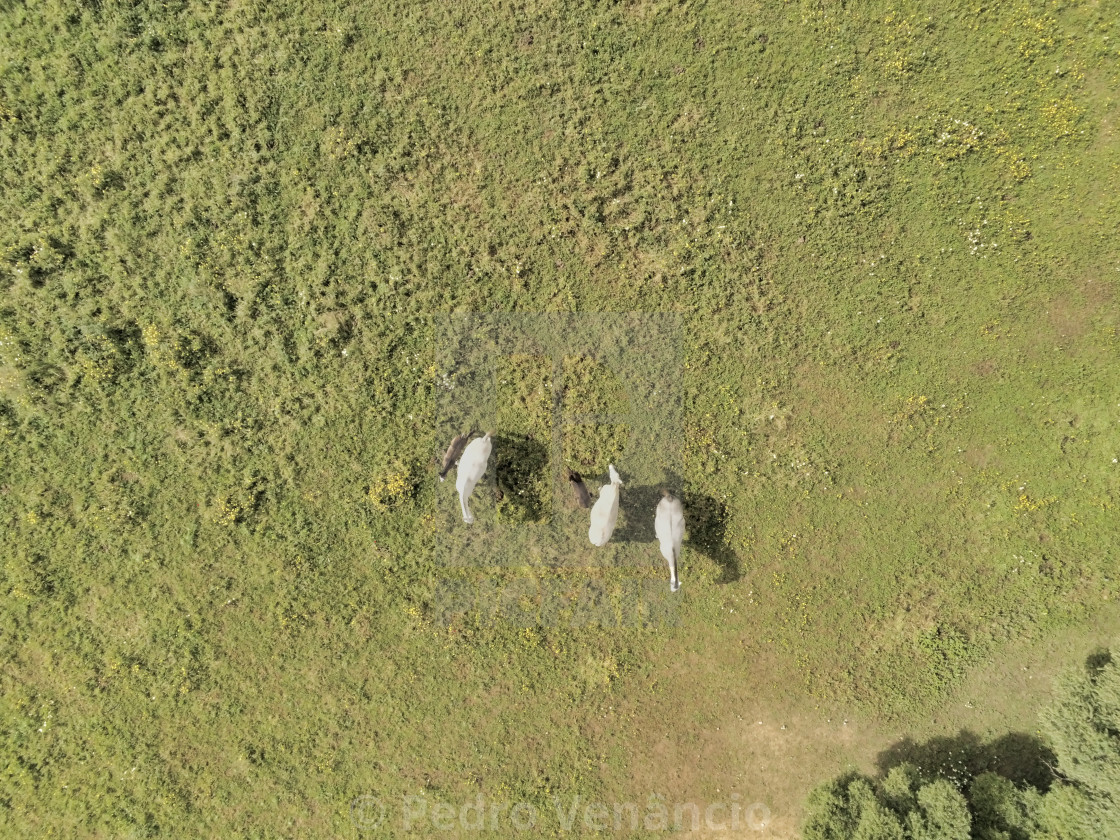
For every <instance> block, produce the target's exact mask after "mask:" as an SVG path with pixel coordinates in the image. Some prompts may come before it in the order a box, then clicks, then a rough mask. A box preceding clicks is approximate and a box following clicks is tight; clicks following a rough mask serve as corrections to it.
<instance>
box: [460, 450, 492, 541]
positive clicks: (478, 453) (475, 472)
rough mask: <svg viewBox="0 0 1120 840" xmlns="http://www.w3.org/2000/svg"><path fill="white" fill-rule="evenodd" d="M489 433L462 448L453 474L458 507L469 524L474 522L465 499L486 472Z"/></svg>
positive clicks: (488, 454) (468, 497) (488, 453)
mask: <svg viewBox="0 0 1120 840" xmlns="http://www.w3.org/2000/svg"><path fill="white" fill-rule="evenodd" d="M491 448H492V445H491V443H490V433H489V432H487V433H486V436H485V437H480V438H475V439H474V440H472V441H471V442H470V443H468V444H467V448H466V449H464V450H463V457H462V458H460V459H459V469H458V471H457V473H456V475H455V489H456V490H458V491H459V507H461V508H462V509H463V521H464V522H466V523H467V524H468V525H470V524H471V523H472V522H474V514H473V513H471V509H470V506H469V505H468V504H467V500H468V499H470V497H471V493H473V492H474V486H475V485H476V484H478V482H479V479H481V478H482V475H483V473H485V472H486V463H487V462H488V461H489V460H490V450H491Z"/></svg>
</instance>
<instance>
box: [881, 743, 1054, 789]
mask: <svg viewBox="0 0 1120 840" xmlns="http://www.w3.org/2000/svg"><path fill="white" fill-rule="evenodd" d="M1057 761H1058V759H1057V756H1055V755H1054V753H1053V752H1052V751H1051V750H1050V748H1049V747H1047V746H1046V745H1045V744H1044V743H1043V742H1042V740H1041V739H1040V738H1036V737H1035V736H1034V735H1027V734H1026V733H1023V732H1011V733H1008V734H1007V735H1003V736H1001V737H999V738H997V739H995V740H994V741H989V742H988V743H984V742H982V741H981V740H980V738H979V736H977V735H976V733H974V732H969V731H968V730H966V729H962V730H961V731H960V732H959V733H957V734H956V735H955V736H952V737H938V738H931V739H930V740H928V741H925V742H923V743H920V744H919V743H917V742H915V741H913V740H912V739H910V738H904V739H902V740H901V741H899V742H897V743H896V744H893V745H892V746H890V747H889V748H887V749H886V750H883V751H882V752H881V753H879V755H878V756H877V757H876V759H875V764H876V766H877V767H878V769H879V774H880V776H883V777H885V776H886V775H887V774H888V773H889V772H890V771H891V770H892V769H893V768H895V767H897V766H898V765H900V764H903V763H907V762H908V763H910V764H913V765H915V766H916V767H918V768H919V769H920V770H921V772H922V774H923V775H924V776H930V777H932V776H940V777H944V778H947V779H951V780H953V781H955V782H956V783H958V784H967V783H968V782H969V781H971V780H972V779H973V778H975V777H976V776H978V775H980V774H981V773H984V772H987V771H991V772H993V773H998V774H999V775H1001V776H1004V777H1005V778H1007V779H1010V780H1011V781H1012V782H1014V783H1015V784H1017V785H1024V784H1029V785H1032V786H1034V787H1036V788H1038V789H1039V790H1040V791H1043V792H1045V791H1046V790H1048V789H1049V788H1050V783H1051V782H1052V781H1053V780H1054V773H1053V771H1052V770H1051V769H1050V768H1051V767H1054V766H1056V764H1057Z"/></svg>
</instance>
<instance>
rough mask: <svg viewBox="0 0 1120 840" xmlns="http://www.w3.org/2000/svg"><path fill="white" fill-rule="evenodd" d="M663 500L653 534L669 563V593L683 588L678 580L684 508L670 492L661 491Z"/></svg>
mask: <svg viewBox="0 0 1120 840" xmlns="http://www.w3.org/2000/svg"><path fill="white" fill-rule="evenodd" d="M661 495H662V497H663V498H662V499H661V501H660V502H658V503H657V514H656V516H655V517H654V519H653V532H654V533H655V534H656V535H657V541H658V542H659V543H661V556H662V557H664V558H665V559H666V560H668V561H669V591H670V592H676V591H677V590H678V589H680V588H681V582H680V581H679V580H677V560H678V559H679V558H680V556H681V540H683V539H684V507H683V506H682V505H681V500H680V499H678V498H675V497H674V496H673V495H672V494H671V493H670V492H669V491H668V490H662V491H661Z"/></svg>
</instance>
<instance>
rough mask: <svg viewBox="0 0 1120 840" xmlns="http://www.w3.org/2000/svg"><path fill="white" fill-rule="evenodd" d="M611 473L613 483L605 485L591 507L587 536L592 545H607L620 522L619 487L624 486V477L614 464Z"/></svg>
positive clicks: (611, 466)
mask: <svg viewBox="0 0 1120 840" xmlns="http://www.w3.org/2000/svg"><path fill="white" fill-rule="evenodd" d="M610 473H611V483H610V484H606V485H604V486H603V489H602V490H600V491H599V498H598V499H597V500H596V501H595V506H594V507H593V508H591V527H590V528H589V529H588V531H587V536H588V538H589V539H590V540H591V544H592V545H598V546H603V545H606V544H607V540H609V539H610V538H611V534H613V533H614V526H615V523H616V522H618V489H619V488H620V487H621V486H622V479H621V478H619V476H618V470H616V469H615V468H614V464H611V465H610Z"/></svg>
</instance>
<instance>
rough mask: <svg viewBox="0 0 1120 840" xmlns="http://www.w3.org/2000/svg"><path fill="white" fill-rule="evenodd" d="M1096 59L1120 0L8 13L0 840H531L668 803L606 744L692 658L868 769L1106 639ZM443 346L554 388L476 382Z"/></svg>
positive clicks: (1113, 231)
mask: <svg viewBox="0 0 1120 840" xmlns="http://www.w3.org/2000/svg"><path fill="white" fill-rule="evenodd" d="M1118 49H1120V7H1118V6H1117V4H1116V2H1115V0H1100V2H1088V0H1071V2H1056V1H1055V2H1043V0H1015V2H1012V3H1008V4H992V5H988V6H985V5H977V4H961V3H957V2H953V0H933V2H930V3H926V4H916V3H913V2H905V1H904V2H893V0H891V2H888V1H887V0H871V2H867V3H858V4H853V3H849V4H835V3H820V2H812V1H811V0H797V1H796V2H783V3H758V4H744V3H742V2H728V0H712V1H711V2H706V3H692V2H684V3H672V2H664V0H631V2H617V3H588V2H560V3H540V2H533V0H529V2H523V3H512V4H511V3H505V2H499V3H492V4H487V5H483V6H479V5H476V4H469V3H461V2H407V3H406V2H395V0H386V2H379V3H373V4H371V3H365V4H359V3H350V4H348V3H342V2H335V1H334V0H305V1H304V2H300V3H291V2H287V0H277V2H268V3H262V2H228V3H226V2H214V3H211V2H201V1H200V0H169V2H158V3H157V2H149V0H136V1H135V2H127V3H125V2H110V0H104V1H103V2H97V1H96V0H89V2H70V3H62V2H58V0H37V2H29V3H8V4H2V7H0V56H2V58H0V523H2V527H3V531H4V537H3V552H2V554H3V557H2V560H3V562H2V563H0V664H2V667H0V720H2V721H3V740H2V747H0V756H2V758H3V766H4V768H5V769H4V773H3V775H2V777H0V825H2V826H3V829H4V833H7V834H10V835H12V836H17V835H18V836H28V837H30V836H52V835H53V836H65V837H92V836H149V837H155V836H164V837H184V836H208V835H212V834H223V835H228V836H328V835H330V836H347V835H352V834H355V833H357V832H358V831H359V829H361V830H362V831H364V832H365V834H367V835H370V836H377V835H378V833H379V832H381V833H385V832H388V834H386V836H389V834H392V833H393V832H394V831H396V832H398V833H399V828H400V827H399V825H396V824H393V825H390V824H389V823H386V824H384V825H382V826H380V827H376V828H375V827H372V826H371V825H369V824H367V822H366V821H363V820H361V819H356V818H355V817H354V815H353V812H352V807H351V803H352V802H354V801H356V800H357V798H358V797H363V796H367V797H375V798H377V799H379V800H381V801H383V802H386V803H390V804H391V805H392V806H393V808H394V809H396V810H392V811H391V815H390V819H393V818H394V816H393V815H396V816H399V803H400V802H401V801H402V797H405V796H412V795H420V794H424V795H425V796H427V797H429V798H430V799H431V800H432V801H443V802H454V803H461V802H464V801H466V800H468V799H470V798H471V797H474V796H475V795H476V794H478V793H482V794H483V795H484V796H485V797H486V800H487V801H488V802H498V801H505V802H527V803H532V804H533V805H534V807H536V808H537V809H538V810H539V812H540V822H539V824H538V827H537V830H538V831H539V832H543V833H545V834H547V833H548V832H550V831H551V832H557V831H560V830H561V828H562V823H561V822H560V818H559V816H558V815H557V813H556V810H555V808H554V807H553V804H552V803H553V798H554V797H556V796H560V797H562V798H563V799H564V801H565V802H567V801H570V800H571V798H572V797H575V796H580V797H583V799H584V800H585V801H587V800H589V799H593V798H594V797H596V796H605V795H607V794H608V793H609V794H610V795H613V796H626V797H639V798H641V799H642V801H643V802H644V801H645V797H646V796H648V795H650V794H653V793H657V790H647V789H645V786H647V785H660V784H662V783H663V782H665V779H666V778H668V777H667V776H666V775H661V776H659V777H656V778H655V777H651V776H645V775H639V774H640V773H645V772H646V771H645V770H643V769H642V768H639V767H637V766H636V765H635V764H634V763H633V762H632V759H631V746H632V744H633V743H635V742H636V741H638V740H641V739H648V738H650V737H651V734H650V733H651V732H652V731H654V730H656V731H657V732H658V733H661V732H662V729H661V724H660V723H657V724H650V726H651V727H654V729H650V730H649V731H646V729H643V728H641V727H642V726H644V724H640V723H639V722H638V718H636V717H635V718H626V719H625V720H623V719H621V718H620V717H619V715H620V712H619V710H620V709H623V708H625V709H631V710H633V709H641V708H643V707H644V706H645V705H647V704H649V703H653V702H655V701H656V702H661V701H666V702H668V701H671V702H672V703H673V704H674V707H675V708H679V709H683V710H691V709H695V708H699V704H698V702H697V701H698V699H700V698H704V697H706V696H707V695H706V692H707V691H708V687H707V686H706V684H705V682H704V681H703V680H700V679H696V678H695V677H694V676H689V675H688V674H685V673H683V672H682V673H680V674H676V675H673V674H671V673H669V672H667V671H666V670H664V669H662V668H659V667H657V665H656V663H664V662H668V661H683V662H692V663H693V666H694V665H695V662H696V659H694V658H690V657H691V656H692V654H691V653H688V652H689V651H691V649H692V648H691V646H692V645H693V644H694V643H696V641H697V640H698V639H705V640H707V641H706V642H705V644H710V647H709V648H708V649H707V650H706V651H705V654H709V653H711V652H713V651H727V650H734V651H736V652H741V656H740V655H739V654H738V653H737V656H738V661H739V663H740V664H736V665H734V666H729V667H734V668H736V669H741V673H737V674H736V676H735V681H736V682H737V683H739V684H742V685H750V686H752V687H755V688H758V689H759V690H761V688H762V686H761V685H759V686H755V684H754V683H753V682H752V680H755V679H757V674H758V673H759V670H758V669H757V668H756V667H755V665H754V663H757V662H759V661H760V660H762V659H765V660H766V661H768V662H772V663H776V664H775V666H774V667H775V672H776V673H777V672H780V673H782V674H786V675H789V676H787V677H785V678H783V684H789V685H790V686H791V690H795V691H796V692H797V693H798V695H799V696H802V697H804V698H807V699H808V701H809V702H812V703H818V704H828V703H833V704H845V705H846V706H848V707H851V708H854V709H859V710H861V712H862V713H863V714H865V715H866V716H868V717H869V718H873V719H875V720H878V721H889V722H890V724H891V726H892V727H893V728H897V729H899V730H904V729H905V727H906V726H907V724H908V722H910V721H915V720H921V719H922V718H923V717H924V716H926V715H928V713H929V710H930V709H932V708H935V707H937V705H938V704H939V703H940V702H941V701H942V699H943V698H944V696H945V693H946V692H947V691H948V690H949V689H951V687H952V686H953V685H954V684H956V682H957V681H958V680H959V679H960V678H961V676H962V675H963V674H964V673H965V672H966V671H968V669H970V668H972V667H974V666H976V665H978V664H980V663H983V662H985V661H987V658H988V657H989V656H991V655H993V654H996V653H998V652H999V651H1001V650H1002V649H1003V646H1004V645H1005V644H1007V642H1008V641H1009V640H1024V639H1032V638H1042V637H1045V636H1048V635H1049V634H1053V633H1057V632H1061V631H1062V629H1063V628H1066V627H1069V626H1071V625H1072V624H1073V623H1075V622H1078V621H1080V620H1082V619H1085V618H1088V617H1091V616H1092V615H1094V614H1095V613H1096V611H1097V610H1098V609H1099V607H1100V606H1101V605H1102V604H1105V603H1106V602H1110V601H1113V600H1115V599H1116V598H1118V597H1120V586H1118V584H1117V579H1116V568H1115V560H1114V558H1115V557H1116V556H1117V549H1118V546H1117V539H1116V533H1117V531H1116V528H1115V521H1116V505H1117V503H1118V496H1120V465H1118V464H1117V459H1118V458H1120V435H1118V430H1120V426H1118V421H1120V390H1118V388H1117V382H1120V376H1118V374H1120V361H1118V355H1117V353H1118V350H1120V338H1118V336H1117V329H1118V328H1120V316H1118V308H1117V296H1116V292H1117V277H1118V276H1120V275H1118V273H1117V272H1118V271H1120V245H1118V242H1120V238H1118V237H1117V233H1118V230H1117V219H1118V218H1120V143H1118V142H1117V138H1116V120H1117V115H1118V110H1117V102H1116V91H1117V90H1118V89H1120V65H1118V59H1120V53H1118ZM467 313H484V314H485V316H486V317H488V318H497V319H502V318H505V319H506V320H505V321H501V322H500V323H501V324H503V325H504V326H502V327H501V329H507V328H508V329H511V330H512V329H513V328H514V327H513V326H511V325H513V324H514V323H515V322H514V321H513V320H511V319H515V318H517V317H520V315H518V313H532V314H533V317H535V314H536V313H545V314H546V315H547V316H548V317H552V318H559V319H563V320H562V321H558V322H555V323H563V324H564V325H566V327H567V328H569V329H568V331H567V332H566V333H563V334H564V335H566V336H567V340H569V345H570V346H562V345H561V344H559V343H553V344H549V343H548V342H547V341H545V340H544V339H543V338H542V339H541V341H539V342H536V343H534V345H533V346H508V345H503V344H501V342H500V341H498V343H497V344H495V345H494V346H495V347H497V348H498V351H497V356H496V359H495V360H494V362H493V365H492V366H491V367H489V368H486V369H483V368H480V367H476V366H473V365H472V364H468V362H469V361H470V360H471V359H472V358H474V357H472V356H470V354H469V353H468V352H467V351H468V350H469V349H470V348H469V347H468V346H467V345H466V344H464V343H463V340H465V339H464V338H463V335H461V334H460V333H459V332H458V330H459V329H460V327H461V326H462V324H463V323H464V322H463V318H465V317H467ZM626 313H639V315H636V316H630V315H627V314H626ZM643 313H644V314H643ZM652 313H660V314H659V315H657V316H656V317H655V315H654V314H652ZM469 323H473V324H475V325H476V326H477V325H480V324H483V323H486V322H485V321H484V320H476V321H473V322H469ZM489 323H491V324H493V323H499V322H498V321H491V322H489ZM541 323H545V322H544V321H523V322H520V327H518V328H519V329H520V328H522V327H525V328H528V327H527V326H526V325H528V326H532V324H538V325H539V324H541ZM580 325H583V326H582V327H581V326H580ZM495 329H496V328H495ZM580 330H583V331H582V332H581V331H580ZM495 336H496V338H495ZM651 336H652V337H655V338H656V339H657V340H656V341H652V342H651V341H650V338H651ZM472 337H473V338H476V339H477V340H479V341H482V340H483V339H484V338H485V339H486V340H490V339H491V338H494V339H495V341H497V340H498V339H500V338H501V330H498V331H497V332H491V333H485V334H484V333H483V331H481V330H475V331H474V332H470V331H468V335H467V338H472ZM528 343H529V342H528V340H527V339H526V340H525V341H524V342H522V344H528ZM623 351H625V352H623ZM619 358H626V359H628V360H629V364H630V368H629V369H628V370H629V371H630V374H633V373H634V372H635V371H637V372H638V373H640V376H631V377H630V378H627V377H628V375H629V374H628V373H627V371H625V370H619V369H617V368H616V367H612V365H611V363H609V361H610V360H611V359H619ZM483 381H485V382H488V383H490V384H489V385H488V386H487V387H490V388H491V389H492V391H491V393H492V394H493V395H494V396H493V398H492V399H489V400H486V401H481V402H480V401H477V400H475V401H472V402H470V404H469V405H466V407H465V408H463V406H464V405H465V404H464V403H462V402H459V401H457V400H456V398H455V395H458V394H462V393H464V392H467V391H470V392H471V393H480V391H476V390H471V389H475V388H481V384H480V383H482V382H483ZM635 383H638V384H635ZM643 383H644V384H643ZM658 383H668V384H665V385H664V386H663V385H662V384H658ZM643 400H646V402H643ZM658 400H660V401H661V402H657V401H658ZM650 401H653V402H650ZM651 404H653V405H655V406H656V408H657V411H658V412H661V413H656V412H653V411H651V410H650V409H649V408H648V406H649V405H651ZM461 408H462V410H460V409H461ZM665 417H671V418H675V419H674V420H673V421H672V422H671V423H669V424H668V425H666V424H665V423H660V422H659V423H658V424H653V423H652V421H651V419H650V418H665ZM471 425H474V426H475V428H476V429H492V430H493V431H494V438H495V449H494V454H493V457H492V462H491V463H492V466H493V469H492V471H490V472H488V473H487V479H486V480H485V482H484V484H481V485H479V488H478V489H477V490H476V491H475V496H474V498H473V501H472V506H473V509H474V512H475V514H476V517H477V520H478V521H477V522H476V523H475V525H474V526H472V528H473V530H468V529H467V526H465V525H464V524H463V523H462V519H461V516H460V514H459V512H458V505H457V500H456V498H455V496H454V493H453V489H452V482H450V481H449V482H445V483H442V484H441V483H440V482H439V481H438V480H437V478H436V469H437V466H438V458H439V457H440V456H441V454H442V452H443V450H444V448H445V447H446V446H447V443H448V441H449V440H450V439H451V437H452V436H453V435H454V434H456V433H458V432H461V431H464V430H466V429H467V428H468V427H470V426H471ZM655 434H661V435H663V436H664V437H665V439H666V441H669V443H671V444H672V445H669V443H666V444H665V445H664V446H661V445H660V444H659V445H658V446H657V447H652V448H651V446H650V445H649V441H650V440H651V435H655ZM611 462H613V463H615V464H616V465H617V466H618V468H619V470H620V472H621V473H622V478H623V482H624V486H623V490H622V500H621V513H620V519H619V524H618V530H617V531H616V534H615V536H614V537H613V538H612V542H611V543H610V544H608V546H605V547H604V548H603V549H602V550H600V551H599V553H593V549H592V548H591V547H590V546H589V545H588V544H587V540H586V527H587V525H586V521H587V520H586V513H585V512H579V511H577V510H576V509H575V508H574V507H572V505H571V502H570V496H569V494H568V488H567V487H566V483H565V482H564V478H563V467H565V466H570V467H572V468H574V469H576V470H577V471H579V472H580V473H581V474H582V475H583V476H584V478H585V479H586V480H587V482H588V485H589V488H590V489H591V491H592V492H593V493H595V492H597V490H598V488H599V486H600V484H601V483H602V482H604V481H605V480H606V469H607V464H608V463H611ZM487 482H489V483H487ZM660 484H669V485H671V486H672V488H673V489H674V490H676V491H677V492H678V493H679V495H680V497H681V498H682V501H683V502H684V506H685V515H686V519H687V521H688V526H689V533H688V538H687V539H686V541H685V543H684V548H683V552H682V558H681V568H680V577H681V581H682V590H681V592H680V593H678V595H677V596H675V597H676V598H677V600H675V601H672V602H669V601H666V600H664V599H665V598H666V597H667V596H668V595H669V593H668V579H667V577H668V576H667V570H666V568H665V564H664V561H663V560H662V559H661V558H660V556H659V554H658V551H657V544H656V542H655V541H654V535H653V510H654V507H655V505H656V503H657V499H658V495H657V489H658V486H659V485H660ZM647 592H648V593H650V594H649V596H648V597H647V596H646V594H645V593H647ZM449 593H457V594H456V595H455V596H454V597H452V596H451V595H450V594H449ZM712 633H714V634H716V635H715V636H714V637H713V636H711V635H709V634H712ZM728 711H729V713H735V711H734V710H728ZM702 723H703V722H696V725H697V726H699V725H702ZM682 725H683V724H682ZM689 725H692V724H689ZM892 731H893V729H892ZM663 734H665V737H666V738H667V739H669V740H670V741H672V739H673V738H678V737H679V738H682V739H687V737H688V735H687V730H686V729H683V728H682V729H680V730H673V731H672V732H668V731H667V732H665V733H663ZM682 743H683V741H682ZM689 754H691V753H689ZM650 772H652V771H650ZM668 772H669V770H668V769H666V770H665V771H664V773H665V774H667V773H668ZM638 778H642V779H647V781H642V782H638V781H636V779H638ZM906 779H908V780H909V779H910V777H906ZM904 781H905V780H904ZM911 781H913V780H910V781H906V784H910V783H911ZM709 783H710V784H709ZM729 783H730V782H727V781H724V780H715V779H698V780H697V785H698V786H699V787H700V788H702V789H703V790H704V791H708V789H709V788H710V789H711V792H710V793H702V794H695V795H696V796H701V795H704V796H710V797H712V798H715V797H716V793H715V792H714V791H715V789H716V788H717V786H723V787H722V790H723V791H724V793H721V794H719V795H720V796H723V795H726V790H727V789H728V787H727V785H728V784H729ZM916 784H917V782H916V781H914V785H916ZM931 784H932V783H931ZM916 790H918V791H919V792H920V790H921V788H916ZM937 791H942V792H944V793H945V796H946V797H948V793H947V791H943V790H942V788H937V789H936V791H935V793H936V795H938V796H940V795H941V793H937ZM682 795H686V796H691V795H693V794H691V793H688V792H685V793H684V794H682ZM743 795H744V796H745V797H746V796H749V795H750V794H749V793H748V792H744V793H743ZM861 795H864V794H861ZM917 795H918V794H917V793H915V796H917ZM933 795H934V794H930V796H933ZM787 816H788V815H787ZM581 825H582V824H581V823H577V828H575V829H573V831H579V830H581V829H580V827H579V826H581Z"/></svg>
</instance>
